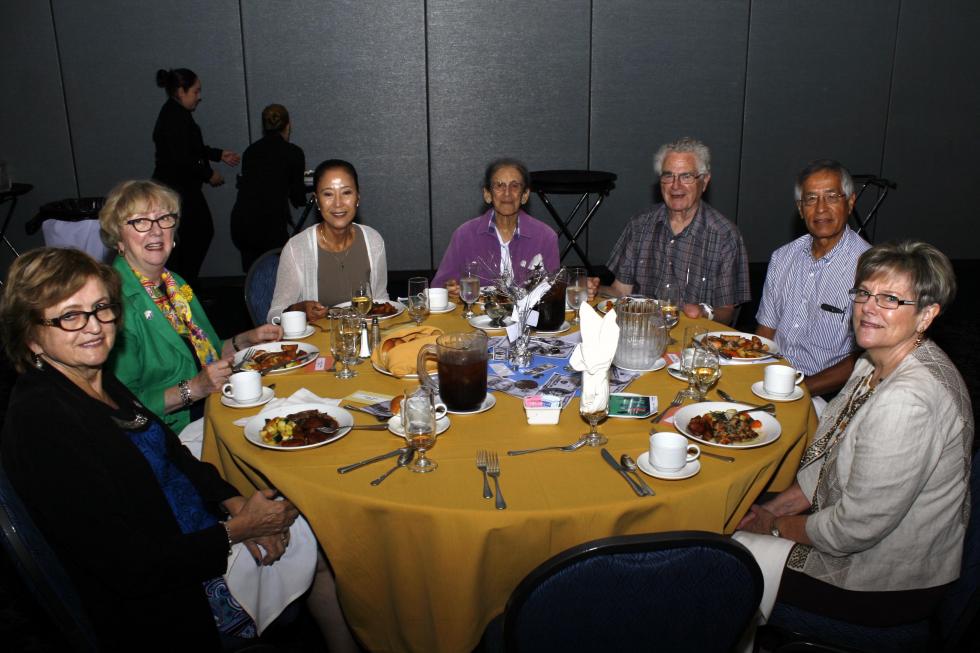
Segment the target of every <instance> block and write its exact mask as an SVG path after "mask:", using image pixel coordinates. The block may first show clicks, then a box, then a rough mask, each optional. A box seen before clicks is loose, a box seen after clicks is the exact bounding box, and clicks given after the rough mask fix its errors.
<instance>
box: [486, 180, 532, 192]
mask: <svg viewBox="0 0 980 653" xmlns="http://www.w3.org/2000/svg"><path fill="white" fill-rule="evenodd" d="M508 189H510V190H511V191H513V192H515V193H520V192H521V191H522V190H524V184H523V183H521V182H519V181H512V182H510V183H509V184H508V183H507V182H506V181H495V182H493V183H491V184H490V190H492V191H493V192H494V194H496V195H503V194H504V193H506V192H507V190H508Z"/></svg>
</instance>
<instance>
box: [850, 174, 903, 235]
mask: <svg viewBox="0 0 980 653" xmlns="http://www.w3.org/2000/svg"><path fill="white" fill-rule="evenodd" d="M852 179H853V180H854V185H855V186H856V187H857V188H856V189H855V191H854V194H855V195H856V200H855V201H854V210H853V211H852V212H851V217H852V218H854V230H855V231H856V232H857V234H858V235H859V236H863V237H864V239H865V240H867V241H868V242H869V243H871V244H874V242H875V234H876V233H877V232H878V209H879V208H881V204H882V202H884V201H885V198H886V197H888V191H889V190H895V189H897V188H898V184H896V183H895V182H894V181H890V180H888V179H885V178H884V177H878V176H877V175H853V176H852ZM872 188H873V189H874V191H873V193H874V198H873V199H872V200H871V206H870V208H868V210H867V212H866V213H865V214H864V216H863V217H862V216H861V213H860V209H859V205H861V198H862V197H863V196H864V194H865V193H866V192H867V193H868V196H869V197H871V191H869V189H872Z"/></svg>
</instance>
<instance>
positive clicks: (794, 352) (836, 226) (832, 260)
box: [756, 159, 871, 395]
mask: <svg viewBox="0 0 980 653" xmlns="http://www.w3.org/2000/svg"><path fill="white" fill-rule="evenodd" d="M854 201H855V196H854V181H853V180H852V179H851V175H850V173H849V172H848V171H847V169H846V168H845V167H844V166H842V165H841V164H840V163H839V162H837V161H833V160H830V159H820V160H817V161H811V162H810V163H809V164H807V166H806V167H805V168H804V169H803V170H801V171H800V174H799V175H797V177H796V206H797V210H798V211H799V212H800V217H801V218H803V222H804V223H805V224H806V230H807V234H806V235H804V236H800V237H799V238H797V239H796V240H794V241H793V242H791V243H788V244H786V245H783V246H782V247H780V248H779V249H777V250H776V251H775V252H773V254H772V258H770V260H769V270H768V272H767V273H766V283H765V286H764V287H763V289H762V300H761V301H760V302H759V311H758V313H756V321H757V322H758V323H759V326H758V328H757V329H756V333H757V334H758V335H760V336H764V337H766V338H770V339H774V340H775V341H776V344H777V345H779V352H780V353H781V354H783V355H784V356H786V359H787V360H788V361H789V362H790V363H791V364H792V365H793V367H795V368H796V369H798V370H801V371H802V372H803V373H804V374H805V375H806V378H805V379H804V383H806V386H807V389H808V390H809V391H810V394H811V395H822V394H827V393H833V392H837V391H838V390H840V389H841V387H842V386H843V385H844V382H845V381H847V377H849V376H850V375H851V370H853V369H854V361H855V360H857V353H856V352H855V351H854V336H853V333H852V330H851V306H852V304H851V302H850V301H849V300H848V297H847V291H848V290H850V288H851V285H852V284H853V283H854V269H855V268H856V267H857V261H858V257H859V256H861V254H862V253H864V251H865V250H867V249H868V248H869V247H871V245H869V244H868V243H867V242H865V240H864V239H863V238H861V237H860V236H859V235H857V233H855V232H854V230H853V229H851V228H850V227H849V226H847V219H848V217H849V216H850V215H851V210H852V209H853V208H854Z"/></svg>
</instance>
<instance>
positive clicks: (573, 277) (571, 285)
mask: <svg viewBox="0 0 980 653" xmlns="http://www.w3.org/2000/svg"><path fill="white" fill-rule="evenodd" d="M588 298H589V273H588V271H586V269H585V268H569V269H568V286H567V287H566V288H565V302H567V303H568V305H569V306H570V307H571V308H572V310H573V311H574V312H575V317H573V318H572V324H578V322H579V319H578V309H579V307H580V306H581V305H582V302H584V301H585V300H587V299H588Z"/></svg>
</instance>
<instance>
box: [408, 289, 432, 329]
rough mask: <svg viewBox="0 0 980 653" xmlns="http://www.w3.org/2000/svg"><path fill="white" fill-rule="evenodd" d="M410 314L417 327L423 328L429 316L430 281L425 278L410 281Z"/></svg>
mask: <svg viewBox="0 0 980 653" xmlns="http://www.w3.org/2000/svg"><path fill="white" fill-rule="evenodd" d="M408 314H409V315H411V316H412V319H413V320H415V326H422V321H423V320H424V319H425V316H426V315H428V314H429V280H428V279H426V278H425V277H412V278H411V279H409V280H408Z"/></svg>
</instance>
